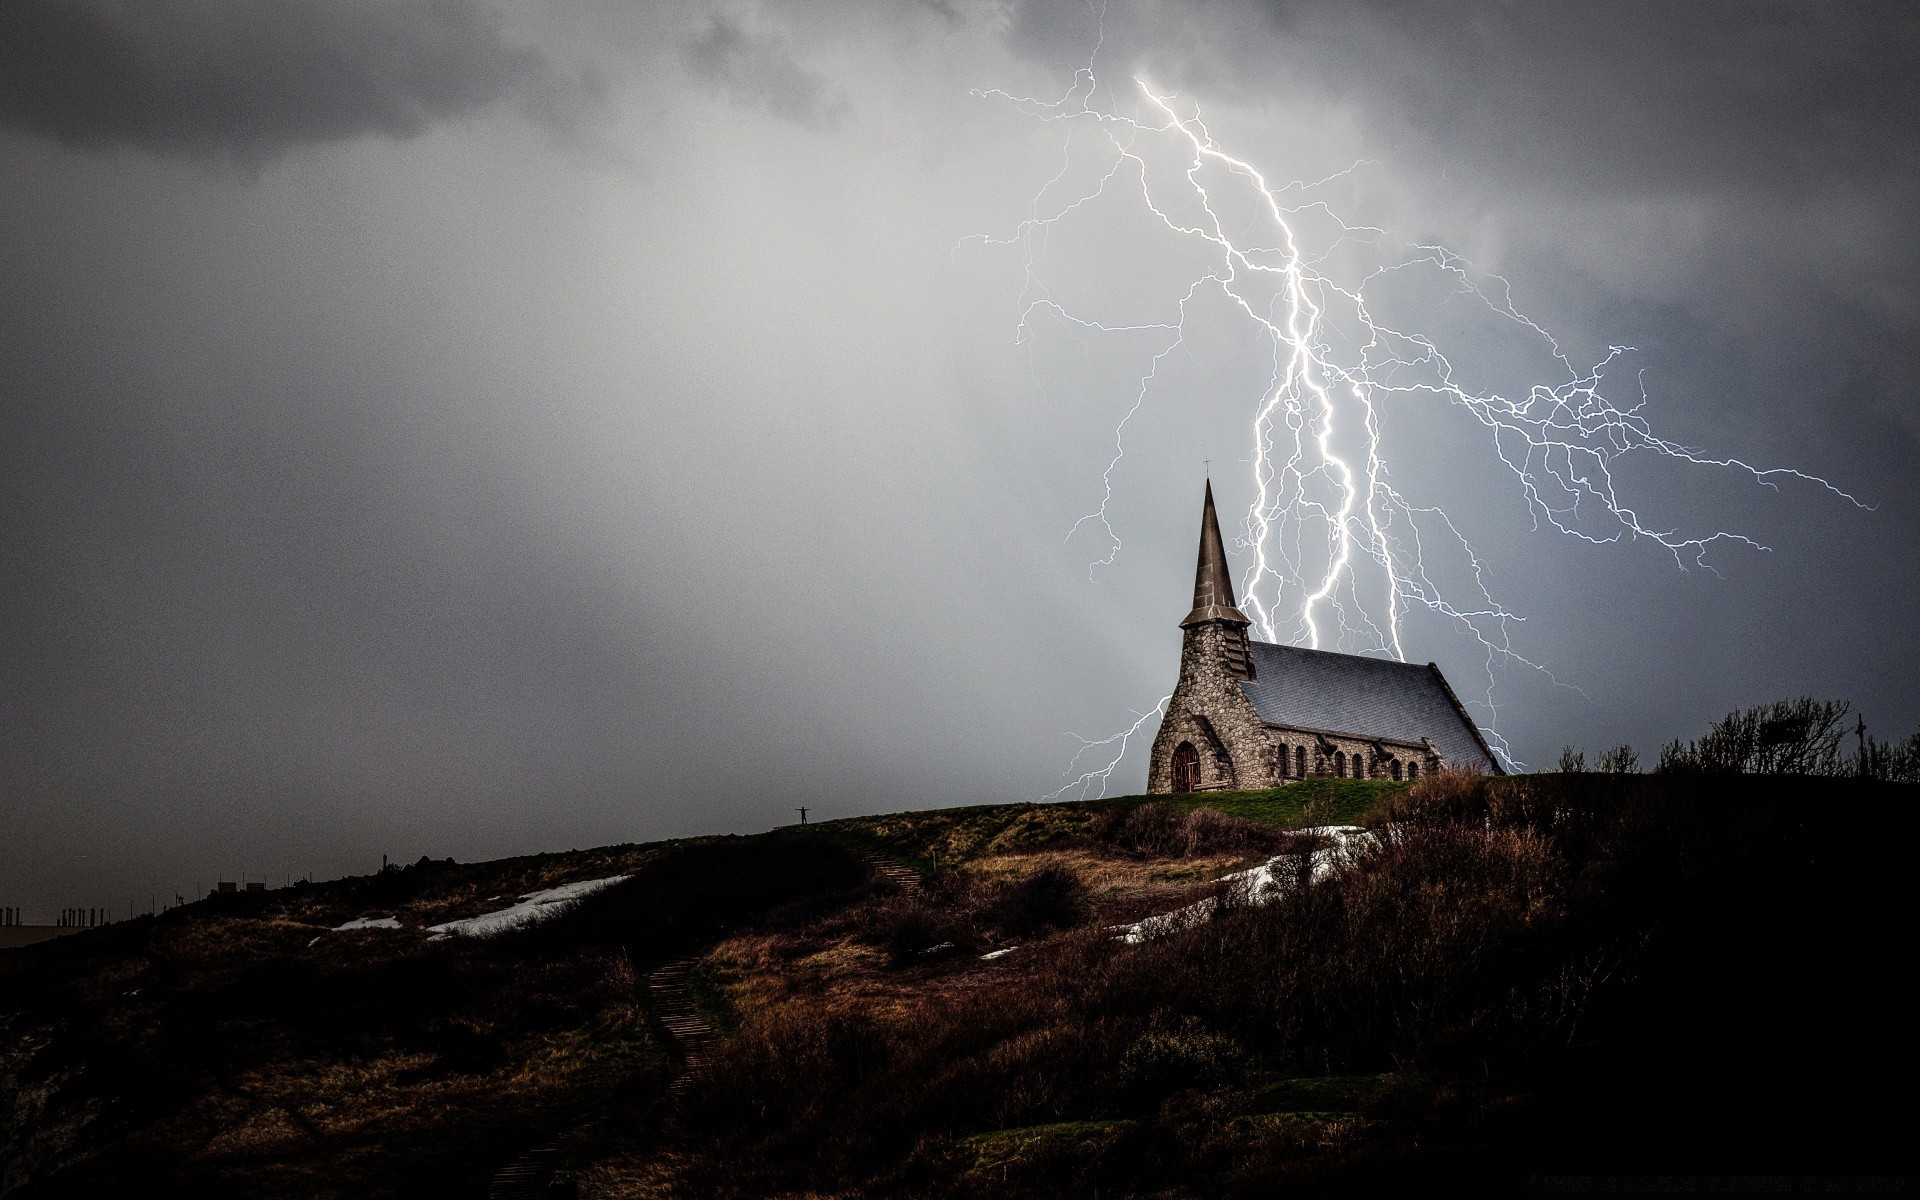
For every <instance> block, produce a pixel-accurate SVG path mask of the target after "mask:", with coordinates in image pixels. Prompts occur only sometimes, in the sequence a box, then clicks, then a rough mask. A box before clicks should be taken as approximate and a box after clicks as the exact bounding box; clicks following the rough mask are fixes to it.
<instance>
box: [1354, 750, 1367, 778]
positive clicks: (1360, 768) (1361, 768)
mask: <svg viewBox="0 0 1920 1200" xmlns="http://www.w3.org/2000/svg"><path fill="white" fill-rule="evenodd" d="M1353 777H1354V778H1355V779H1365V778H1366V777H1367V756H1366V755H1365V754H1362V753H1361V752H1360V751H1358V750H1355V751H1354V752H1353Z"/></svg>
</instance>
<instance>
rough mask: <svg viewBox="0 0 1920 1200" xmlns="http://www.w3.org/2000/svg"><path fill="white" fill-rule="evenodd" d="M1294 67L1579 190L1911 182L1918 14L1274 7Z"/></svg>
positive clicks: (1717, 7) (1764, 7)
mask: <svg viewBox="0 0 1920 1200" xmlns="http://www.w3.org/2000/svg"><path fill="white" fill-rule="evenodd" d="M1265 12H1266V15H1267V17H1268V21H1269V23H1270V33H1271V35H1272V40H1273V44H1274V45H1275V46H1276V47H1277V48H1279V49H1280V50H1281V52H1282V54H1283V56H1284V61H1285V62H1286V65H1287V67H1288V69H1289V70H1290V71H1292V72H1296V73H1310V74H1311V75H1313V76H1314V77H1315V78H1316V79H1317V81H1318V82H1319V83H1320V84H1321V86H1323V87H1325V88H1328V89H1330V90H1333V91H1335V92H1336V93H1337V94H1340V95H1342V96H1343V97H1344V98H1346V99H1349V100H1352V101H1354V102H1356V103H1359V104H1361V105H1363V106H1365V107H1367V108H1368V109H1370V110H1372V111H1374V112H1375V113H1376V115H1379V116H1385V115H1387V113H1389V112H1391V113H1392V114H1393V115H1394V116H1395V117H1397V118H1398V119H1399V120H1401V121H1403V122H1405V124H1406V125H1407V126H1408V127H1409V128H1411V129H1414V130H1418V131H1421V132H1422V133H1424V134H1426V135H1427V136H1429V137H1431V138H1432V139H1434V144H1435V145H1436V146H1442V147H1444V148H1446V149H1447V150H1448V151H1449V152H1452V153H1458V152H1459V151H1461V150H1462V149H1468V150H1472V151H1476V152H1478V153H1480V154H1485V155H1487V156H1489V157H1496V156H1497V157H1498V159H1499V160H1500V161H1501V163H1502V164H1504V165H1505V167H1506V169H1512V167H1514V166H1519V167H1521V168H1523V169H1525V170H1528V171H1533V172H1550V173H1552V174H1553V175H1555V176H1557V177H1559V178H1561V179H1563V180H1564V181H1566V182H1568V183H1570V184H1575V185H1579V186H1589V187H1599V188H1621V187H1634V188H1648V189H1686V188H1689V187H1697V186H1702V185H1705V186H1724V185H1728V184H1733V185H1759V186H1763V187H1766V188H1769V189H1775V188H1778V187H1780V186H1782V185H1783V184H1785V185H1792V184H1800V185H1803V186H1808V187H1831V186H1833V185H1835V184H1836V183H1838V182H1840V181H1842V180H1880V179H1886V178H1888V177H1890V176H1902V177H1904V176H1907V175H1910V174H1911V172H1912V171H1913V169H1914V167H1915V165H1916V163H1915V157H1916V153H1920V123H1916V122H1915V121H1914V120H1913V111H1914V102H1915V98H1916V95H1920V91H1917V90H1916V80H1915V77H1914V73H1913V69H1912V68H1913V64H1914V62H1915V61H1920V10H1916V9H1914V8H1913V7H1912V6H1910V5H1845V4H1824V5H1806V4H1750V3H1738V4H1734V3H1700V4H1683V5H1676V4H1649V3H1591V4H1507V5H1497V6H1496V5H1486V4H1403V3H1391V2H1385V0H1375V2H1373V3H1358V4H1356V3H1341V4H1324V3H1277V4H1273V5H1270V6H1267V7H1266V9H1265Z"/></svg>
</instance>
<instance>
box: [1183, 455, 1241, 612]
mask: <svg viewBox="0 0 1920 1200" xmlns="http://www.w3.org/2000/svg"><path fill="white" fill-rule="evenodd" d="M1208 621H1224V622H1226V623H1228V624H1230V625H1234V626H1237V627H1238V628H1240V629H1245V628H1246V627H1247V626H1249V625H1251V624H1253V622H1251V621H1249V620H1247V619H1246V617H1244V616H1242V615H1241V614H1240V610H1239V608H1237V607H1236V606H1235V605H1234V600H1233V578H1232V576H1231V575H1229V574H1228V573H1227V547H1226V543H1225V542H1223V541H1222V540H1221V538H1220V518H1219V516H1218V515H1216V514H1215V513H1214V511H1213V481H1212V480H1211V479H1209V480H1208V481H1207V507H1206V511H1205V512H1204V513H1202V514H1201V517H1200V562H1199V565H1198V566H1196V567H1195V568H1194V572H1193V611H1192V612H1190V613H1188V614H1187V618H1186V620H1184V621H1182V622H1180V628H1182V629H1190V628H1192V627H1193V626H1195V625H1204V624H1206V623H1207V622H1208Z"/></svg>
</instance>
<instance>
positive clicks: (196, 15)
mask: <svg viewBox="0 0 1920 1200" xmlns="http://www.w3.org/2000/svg"><path fill="white" fill-rule="evenodd" d="M580 87H581V85H580V84H579V83H578V82H576V81H569V80H567V79H565V78H563V77H562V76H561V75H560V74H559V73H558V72H557V71H556V70H555V69H554V67H553V66H552V64H551V63H550V62H549V61H548V60H547V59H546V57H545V56H543V55H542V54H540V53H539V52H537V51H535V50H533V49H531V48H528V47H525V46H517V45H513V44H511V43H510V42H509V41H508V40H507V39H506V38H505V37H504V36H503V34H502V32H501V30H500V28H499V25H498V22H497V21H496V20H495V19H493V15H492V13H491V12H490V11H489V10H488V9H486V8H483V7H478V6H475V5H469V4H464V3H456V2H445V0H441V2H435V3H423V4H410V3H394V2H390V0H330V2H329V3H325V4H290V3H273V2H270V0H243V2H237V3H224V2H220V0H173V2H169V3H157V2H147V0H136V2H126V3H115V2H113V0H62V2H49V3H32V4H9V5H6V6H4V8H0V124H3V125H6V126H10V127H13V128H15V129H20V130H24V131H26V132H29V133H34V134H39V135H42V136H46V137H51V138H55V139H58V140H60V141H62V142H65V143H68V144H72V145H81V146H137V147H141V148H144V149H148V150H153V151H156V152H160V153H169V154H186V155H194V156H211V157H233V158H237V159H241V160H243V161H260V160H263V159H268V158H271V157H273V156H274V155H276V154H278V153H279V152H281V151H283V150H285V149H287V148H288V147H291V146H297V145H303V144H310V143H316V142H330V141H340V140H344V139H349V138H354V137H359V136H363V135H367V134H375V135H381V136H386V137H393V138H406V137H412V136H414V135H416V134H418V133H419V132H420V131H421V130H423V129H425V128H427V127H428V126H429V125H432V124H434V123H435V122H439V121H445V120H448V119H451V118H454V117H458V116H461V115H463V114H466V113H470V112H473V111H475V110H478V109H480V108H483V107H485V106H487V105H490V104H493V103H495V102H497V101H499V100H501V99H503V98H506V97H510V96H511V97H514V98H517V99H519V100H520V101H521V102H522V103H523V105H524V106H526V107H527V108H528V109H530V110H531V111H533V112H534V113H535V114H537V115H539V116H542V117H546V118H549V119H553V118H556V117H559V116H561V115H562V114H563V113H564V111H565V109H566V107H567V106H568V105H569V104H570V103H571V102H572V99H571V98H570V96H569V93H571V92H576V91H578V90H579V88H580Z"/></svg>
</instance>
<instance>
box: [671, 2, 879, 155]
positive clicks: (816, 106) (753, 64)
mask: <svg viewBox="0 0 1920 1200" xmlns="http://www.w3.org/2000/svg"><path fill="white" fill-rule="evenodd" d="M686 60H687V67H688V69H689V70H690V71H691V72H692V73H693V75H694V77H695V78H697V79H700V80H702V81H704V82H706V83H708V84H710V85H713V86H715V87H718V88H719V89H721V90H722V91H724V92H725V93H726V94H727V95H729V96H730V97H732V98H733V100H734V101H735V102H736V103H740V104H746V105H751V106H753V107H756V108H762V109H765V110H766V111H767V112H770V113H772V114H773V115H774V116H777V117H781V118H784V119H786V120H789V121H792V122H794V123H795V124H798V125H804V126H806V127H807V128H809V129H831V128H833V127H834V126H836V125H838V124H840V122H841V121H843V120H845V119H846V116H847V114H848V112H849V111H851V110H850V108H849V107H848V104H847V98H846V96H845V95H843V94H842V93H841V92H840V91H839V89H837V88H835V87H833V86H832V85H830V84H829V83H828V82H827V81H826V79H825V78H824V77H822V76H821V75H820V74H819V73H818V72H816V71H812V70H809V69H808V68H807V67H805V66H803V65H801V63H800V62H799V60H797V59H796V58H795V57H794V55H793V50H792V49H791V48H790V47H789V46H788V45H787V43H786V39H785V38H784V37H782V36H781V35H780V34H778V33H776V32H772V31H759V32H756V31H752V30H748V29H744V28H742V27H741V26H740V25H739V24H738V23H736V22H734V21H732V20H730V19H729V18H727V17H725V16H715V17H713V18H712V20H711V21H710V22H709V23H708V25H707V29H706V31H705V32H704V33H702V34H701V35H700V36H699V37H698V38H696V39H695V40H694V41H693V42H692V43H690V44H689V45H688V46H687V50H686Z"/></svg>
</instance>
